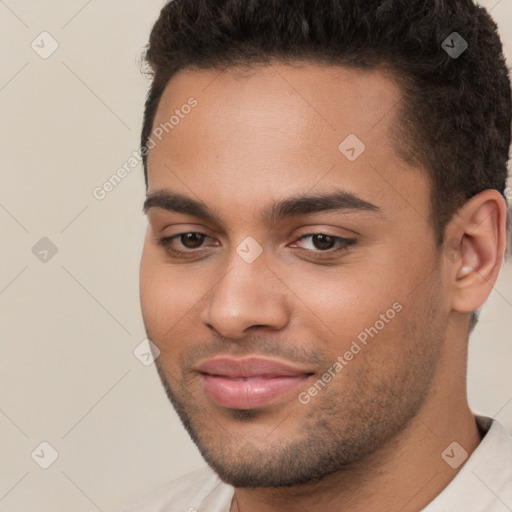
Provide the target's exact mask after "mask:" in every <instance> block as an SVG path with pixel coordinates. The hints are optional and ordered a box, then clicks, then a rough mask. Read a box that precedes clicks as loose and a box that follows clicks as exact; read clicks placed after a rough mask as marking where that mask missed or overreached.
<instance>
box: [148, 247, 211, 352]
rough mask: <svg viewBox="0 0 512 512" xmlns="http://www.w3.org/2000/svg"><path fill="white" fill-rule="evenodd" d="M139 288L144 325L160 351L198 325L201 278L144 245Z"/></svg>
mask: <svg viewBox="0 0 512 512" xmlns="http://www.w3.org/2000/svg"><path fill="white" fill-rule="evenodd" d="M139 289H140V302H141V310H142V316H143V320H144V325H145V327H146V330H147V331H148V335H149V336H150V338H151V339H152V341H153V342H154V343H155V344H156V345H157V346H158V347H159V348H160V350H166V349H167V347H168V346H169V345H170V343H169V342H170V341H172V340H173V339H174V338H177V337H178V338H179V339H180V340H181V339H186V338H188V336H186V333H185V331H190V330H191V329H194V327H195V326H198V323H197V322H196V318H197V315H198V309H197V308H198V307H199V305H200V301H201V298H202V297H203V295H204V293H205V290H204V289H203V287H202V286H201V277H200V276H199V274H198V273H197V272H194V273H191V272H187V271H186V270H184V268H183V266H180V265H174V266H173V265H169V264H167V263H166V262H165V261H164V259H163V258H162V255H161V254H160V251H159V248H153V247H151V246H148V245H146V246H145V247H144V250H143V252H142V257H141V263H140V272H139ZM181 345H182V343H181V342H180V346H181Z"/></svg>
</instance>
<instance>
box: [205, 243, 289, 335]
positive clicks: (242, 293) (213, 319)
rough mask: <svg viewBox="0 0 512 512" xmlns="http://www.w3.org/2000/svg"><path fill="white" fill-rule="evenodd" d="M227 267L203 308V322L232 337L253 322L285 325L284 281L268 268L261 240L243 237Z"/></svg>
mask: <svg viewBox="0 0 512 512" xmlns="http://www.w3.org/2000/svg"><path fill="white" fill-rule="evenodd" d="M249 238H250V237H249ZM226 267H227V269H226V272H225V273H224V277H222V278H221V279H220V281H219V282H218V283H217V285H216V286H215V287H214V288H213V290H212V293H211V294H210V295H209V297H208V299H207V302H206V306H205V308H204V309H203V311H202V314H201V317H202V321H203V323H205V324H207V325H210V326H211V327H213V328H214V329H216V330H217V331H219V332H220V333H221V334H223V335H224V336H226V337H231V338H236V337H240V336H244V331H245V330H246V329H247V328H249V327H251V326H266V327H269V328H272V329H281V328H283V327H284V326H285V325H286V323H287V322H288V308H287V304H286V299H285V296H284V293H283V292H284V290H283V285H282V284H281V286H279V279H277V278H276V276H275V275H274V274H273V272H272V271H271V270H270V268H268V266H267V258H266V256H265V254H263V252H262V248H261V247H259V244H258V246H257V245H256V243H255V241H254V239H252V240H251V239H245V240H244V241H242V242H241V243H240V244H239V245H238V246H237V247H236V248H235V249H234V250H233V253H232V255H231V257H230V258H229V261H228V263H227V265H226Z"/></svg>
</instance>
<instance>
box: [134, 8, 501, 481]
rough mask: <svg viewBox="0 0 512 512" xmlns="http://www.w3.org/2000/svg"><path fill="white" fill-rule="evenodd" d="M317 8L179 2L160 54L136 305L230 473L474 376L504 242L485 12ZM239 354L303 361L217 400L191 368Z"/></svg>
mask: <svg viewBox="0 0 512 512" xmlns="http://www.w3.org/2000/svg"><path fill="white" fill-rule="evenodd" d="M317 4H318V5H317ZM319 5H320V4H319V3H316V2H310V3H307V4H304V3H303V2H271V1H268V0H259V1H258V0H256V1H253V2H246V1H242V0H239V1H238V0H234V1H229V2H215V3H214V2H206V1H197V0H175V1H173V2H170V3H169V4H167V5H166V6H165V7H164V8H163V9H162V12H161V14H160V17H159V19H158V21H157V22H156V24H155V26H154V28H153V31H152V33H151V37H150V42H149V47H148V50H147V53H146V60H147V63H148V64H149V66H150V69H151V71H152V74H153V75H152V76H153V81H152V84H151V88H150V91H149V94H148V98H147V101H146V105H145V112H144V121H143V129H142V139H141V144H142V155H143V159H144V170H145V177H146V186H147V194H148V199H147V201H146V205H145V206H146V211H147V214H148V221H149V225H148V232H147V237H146V241H145V246H144V251H143V256H142V261H141V302H142V310H143V317H144V322H145V326H146V329H147V332H148V337H149V338H150V339H151V340H152V341H153V343H155V344H156V345H157V346H158V348H159V349H160V351H161V355H160V357H159V358H158V359H157V368H158V371H159V374H160V377H161V379H162V382H163V384H164V386H165V389H166V391H167V394H168V396H169V398H170V399H171V400H172V402H173V404H174V406H175V408H176V410H177V411H178V413H179V415H180V418H181V419H182V421H183V423H184V425H185V427H186V428H187V429H188V431H189V433H190V434H191V436H192V438H193V439H194V441H195V442H196V444H197V445H198V447H199V449H200V450H201V452H202V453H203V455H204V457H205V459H206V460H207V462H208V463H210V465H212V467H213V468H214V469H215V470H216V471H217V472H218V473H219V475H220V476H221V477H222V478H224V479H225V480H226V481H229V482H230V483H233V484H234V485H237V486H251V485H253V486H280V485H281V486H283V485H284V486H286V485H297V484H300V483H306V482H309V481H313V480H315V479H316V480H318V479H321V478H323V476H325V475H327V474H329V473H332V472H335V471H338V470H340V469H341V468H342V467H345V466H348V465H350V464H354V463H356V462H357V461H360V460H362V459H364V457H366V456H368V455H369V454H371V453H372V452H374V451H375V450H377V449H379V447H380V446H383V445H384V444H385V443H387V442H389V440H390V439H392V438H393V436H394V435H396V434H397V433H398V432H400V431H401V430H403V429H404V428H405V427H406V426H407V424H408V422H409V421H410V420H411V418H413V417H414V416H415V414H417V412H418V410H420V408H421V407H422V406H424V404H425V402H426V401H428V400H429V398H430V397H431V396H432V395H433V394H434V393H433V391H434V390H436V389H438V390H439V389H442V388H443V386H442V384H443V382H444V380H446V376H447V375H448V374H450V372H453V371H454V366H455V367H456V371H457V372H458V373H459V374H460V375H461V378H460V382H458V383H457V384H456V385H457V386H459V387H463V384H464V382H463V380H464V376H465V373H464V370H465V355H466V352H465V350H466V344H467V338H468V335H469V332H470V330H471V329H472V328H473V326H474V325H475V323H476V314H475V311H476V310H477V309H478V308H479V307H480V306H481V305H482V304H483V302H484V301H485V299H486V298H487V296H488V295H489V293H490V291H491V289H492V284H493V283H494V282H495V280H496V278H497V274H498V271H499V268H500V265H501V262H502V258H503V253H504V250H505V244H506V237H505V219H506V203H505V199H504V191H505V186H506V178H507V161H508V148H509V144H510V82H509V78H508V73H507V68H506V65H505V62H504V58H503V54H502V48H501V43H500V40H499V37H498V35H497V33H496V25H495V24H494V22H493V21H492V19H491V18H490V17H489V15H488V13H487V12H486V11H485V10H484V9H483V8H481V7H477V6H475V5H474V4H473V3H472V2H470V1H463V0H460V1H455V0H453V1H443V0H438V1H435V2H427V1H424V0H421V1H420V0H418V1H410V2H406V3H404V2H398V1H392V0H389V1H382V2H357V3H354V2H349V1H345V0H332V1H328V2H325V1H324V2H322V3H321V7H322V8H320V7H319ZM453 32H457V33H458V34H460V36H462V38H463V39H464V40H465V41H466V42H467V44H468V46H467V48H466V49H465V51H463V52H462V53H461V54H460V55H458V56H457V57H454V55H455V54H454V53H452V54H451V55H450V50H452V49H453V50H455V49H460V48H461V47H460V46H458V47H457V45H459V44H461V40H460V39H457V38H456V37H457V36H455V39H454V36H452V34H453ZM445 40H447V43H443V41H445ZM447 44H448V46H447ZM455 47H457V48H455ZM172 117H173V118H174V120H172V119H171V118H172ZM179 235H181V236H179ZM176 250H178V251H181V253H177V252H176ZM468 269H469V271H468ZM447 340H450V343H452V345H453V346H451V347H450V348H449V349H447V346H446V345H447ZM345 354H346V357H344V355H345ZM350 354H352V355H350ZM226 355H228V356H230V357H236V358H242V357H245V356H259V357H266V358H269V359H272V360H275V361H280V362H286V363H288V364H290V365H292V366H293V367H294V368H295V369H298V370H300V372H302V373H301V375H303V376H305V378H304V380H303V382H302V381H301V382H299V384H297V386H296V388H294V391H291V392H289V393H287V394H285V395H283V396H281V397H280V398H278V399H276V400H274V401H272V402H271V403H269V404H268V405H264V406H261V407H260V406H254V407H248V406H246V405H243V404H239V405H238V406H232V405H226V404H222V403H218V400H217V401H216V400H212V399H211V396H210V394H209V393H207V392H206V391H205V383H204V373H203V372H201V371H200V369H201V368H203V366H202V365H203V364H204V363H205V362H206V361H208V360H211V359H212V358H213V359H214V358H218V357H220V356H226ZM340 356H341V359H340ZM326 375H327V377H325V376H326ZM329 376H330V378H329ZM443 379H444V380H443ZM319 380H320V381H322V382H323V383H324V384H325V386H322V384H317V385H316V387H315V383H318V381H319ZM326 381H328V382H326ZM312 389H316V392H315V391H312ZM294 393H295V394H294ZM214 394H215V393H214ZM221 402H222V400H221ZM253 405H254V404H253Z"/></svg>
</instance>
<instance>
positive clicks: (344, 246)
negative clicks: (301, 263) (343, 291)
mask: <svg viewBox="0 0 512 512" xmlns="http://www.w3.org/2000/svg"><path fill="white" fill-rule="evenodd" d="M187 234H195V235H203V236H204V237H207V238H210V237H209V236H208V235H206V234H205V233H200V232H198V231H186V232H184V233H178V234H176V235H172V236H166V237H162V238H158V239H157V242H158V245H160V246H162V247H164V249H165V250H166V251H167V252H169V253H170V254H171V255H174V256H176V257H185V258H188V257H192V256H193V255H194V253H196V254H197V253H198V252H200V251H201V250H202V249H204V248H199V249H190V250H188V251H182V250H180V249H175V248H174V247H171V243H172V241H173V240H174V239H176V238H179V237H181V236H183V235H187ZM316 235H324V236H328V237H329V238H331V239H332V240H333V241H334V242H337V243H339V244H340V245H339V247H338V248H337V249H327V250H325V251H322V250H317V251H312V250H310V249H302V250H304V251H306V252H308V253H310V255H311V256H312V257H313V258H317V259H322V258H327V257H330V256H332V255H333V254H338V253H340V252H345V251H347V250H348V248H349V246H351V245H353V244H354V243H355V242H356V240H355V239H353V238H344V237H341V236H334V235H329V234H328V233H307V234H305V235H302V236H300V237H299V238H297V241H299V240H303V239H304V238H308V237H312V236H316ZM294 243H295V242H294ZM324 255H325V256H324Z"/></svg>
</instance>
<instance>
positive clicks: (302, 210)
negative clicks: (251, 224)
mask: <svg viewBox="0 0 512 512" xmlns="http://www.w3.org/2000/svg"><path fill="white" fill-rule="evenodd" d="M152 208H162V209H164V210H167V211H169V212H176V213H184V214H188V215H192V216H194V217H198V218H200V219H203V220H206V221H211V222H219V221H220V218H219V217H220V216H219V214H218V213H217V212H216V211H215V210H213V209H212V208H210V207H209V206H208V205H206V204H205V203H204V202H203V201H197V200H195V199H192V198H190V197H188V196H186V195H183V194H180V193H178V192H170V191H168V190H157V191H155V192H153V193H151V194H149V195H148V196H147V197H146V200H145V201H144V207H143V212H144V213H147V212H148V210H150V209H152ZM325 211H364V212H376V213H380V212H381V210H380V208H379V207H378V206H376V205H374V204H372V203H369V202H368V201H365V200H364V199H361V198H360V197H358V196H356V195H354V194H352V193H351V192H347V191H345V190H339V189H338V190H335V191H333V192H330V193H327V194H316V195H315V194H299V195H296V196H292V197H289V198H287V199H284V200H281V201H278V202H275V203H273V204H271V205H270V206H269V207H267V208H265V209H263V210H262V211H261V212H260V217H261V219H262V220H263V222H265V223H267V224H273V223H276V222H279V221H281V220H284V219H286V218H288V217H294V216H298V215H308V214H313V213H320V212H325Z"/></svg>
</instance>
